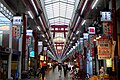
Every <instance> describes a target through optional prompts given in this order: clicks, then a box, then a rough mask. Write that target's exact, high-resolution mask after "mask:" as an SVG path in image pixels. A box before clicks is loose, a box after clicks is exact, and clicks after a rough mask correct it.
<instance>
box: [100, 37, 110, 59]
mask: <svg viewBox="0 0 120 80" xmlns="http://www.w3.org/2000/svg"><path fill="white" fill-rule="evenodd" d="M110 57H111V42H110V40H109V39H99V40H98V59H108V58H110Z"/></svg>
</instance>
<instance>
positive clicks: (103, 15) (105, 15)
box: [100, 11, 112, 21]
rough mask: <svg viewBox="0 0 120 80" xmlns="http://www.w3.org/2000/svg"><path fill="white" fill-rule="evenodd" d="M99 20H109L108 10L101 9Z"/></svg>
mask: <svg viewBox="0 0 120 80" xmlns="http://www.w3.org/2000/svg"><path fill="white" fill-rule="evenodd" d="M100 15H101V21H111V20H112V18H111V12H110V11H101V12H100Z"/></svg>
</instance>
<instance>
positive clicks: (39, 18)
mask: <svg viewBox="0 0 120 80" xmlns="http://www.w3.org/2000/svg"><path fill="white" fill-rule="evenodd" d="M38 18H39V19H40V22H41V24H42V26H43V28H44V25H43V22H42V19H41V17H40V16H39V17H38ZM44 31H45V28H44Z"/></svg>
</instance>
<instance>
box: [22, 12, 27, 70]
mask: <svg viewBox="0 0 120 80" xmlns="http://www.w3.org/2000/svg"><path fill="white" fill-rule="evenodd" d="M26 27H27V16H26V15H25V14H23V38H22V71H25V54H26Z"/></svg>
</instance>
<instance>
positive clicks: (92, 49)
mask: <svg viewBox="0 0 120 80" xmlns="http://www.w3.org/2000/svg"><path fill="white" fill-rule="evenodd" d="M95 38H96V35H89V40H90V41H89V42H90V53H91V56H94V43H95V42H94V39H95Z"/></svg>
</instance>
